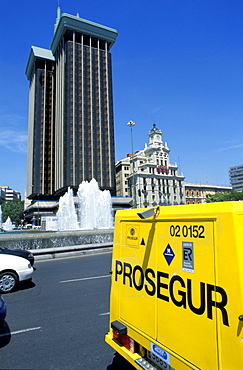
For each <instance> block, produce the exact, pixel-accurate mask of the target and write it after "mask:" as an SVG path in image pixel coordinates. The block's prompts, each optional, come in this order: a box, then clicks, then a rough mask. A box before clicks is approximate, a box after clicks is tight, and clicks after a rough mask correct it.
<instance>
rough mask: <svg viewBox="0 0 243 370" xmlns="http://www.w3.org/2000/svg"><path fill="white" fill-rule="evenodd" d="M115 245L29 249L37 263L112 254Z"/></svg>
mask: <svg viewBox="0 0 243 370" xmlns="http://www.w3.org/2000/svg"><path fill="white" fill-rule="evenodd" d="M112 247H113V243H104V244H101V243H100V244H85V245H73V246H66V247H57V248H42V249H29V251H30V252H31V253H33V255H34V257H35V261H43V260H48V259H57V258H66V257H76V256H82V255H90V254H102V253H110V252H111V251H112Z"/></svg>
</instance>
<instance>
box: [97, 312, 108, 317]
mask: <svg viewBox="0 0 243 370" xmlns="http://www.w3.org/2000/svg"><path fill="white" fill-rule="evenodd" d="M108 315H110V312H104V313H100V314H99V316H108Z"/></svg>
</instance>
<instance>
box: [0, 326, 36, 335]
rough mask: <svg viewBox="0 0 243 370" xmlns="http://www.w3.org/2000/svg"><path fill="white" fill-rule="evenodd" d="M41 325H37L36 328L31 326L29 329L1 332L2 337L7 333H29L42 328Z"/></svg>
mask: <svg viewBox="0 0 243 370" xmlns="http://www.w3.org/2000/svg"><path fill="white" fill-rule="evenodd" d="M40 329H41V326H37V327H36V328H29V329H23V330H17V331H11V332H9V333H4V334H0V337H6V336H7V335H14V334H21V333H27V332H29V331H33V330H40Z"/></svg>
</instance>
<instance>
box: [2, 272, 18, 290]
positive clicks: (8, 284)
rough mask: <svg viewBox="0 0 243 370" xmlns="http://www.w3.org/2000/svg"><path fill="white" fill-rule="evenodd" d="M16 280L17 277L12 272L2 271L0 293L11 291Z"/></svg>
mask: <svg viewBox="0 0 243 370" xmlns="http://www.w3.org/2000/svg"><path fill="white" fill-rule="evenodd" d="M17 282H18V277H17V275H16V274H15V273H14V272H12V271H11V272H8V271H5V272H2V273H1V274H0V293H8V292H11V291H12V290H13V289H14V288H15V286H16V284H17Z"/></svg>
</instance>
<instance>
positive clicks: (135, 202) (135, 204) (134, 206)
mask: <svg viewBox="0 0 243 370" xmlns="http://www.w3.org/2000/svg"><path fill="white" fill-rule="evenodd" d="M127 126H129V127H131V145H132V156H134V151H133V138H132V128H133V126H135V122H133V121H129V122H128V123H127ZM134 165H135V163H134V158H132V198H133V208H137V201H136V189H135V179H134Z"/></svg>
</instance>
